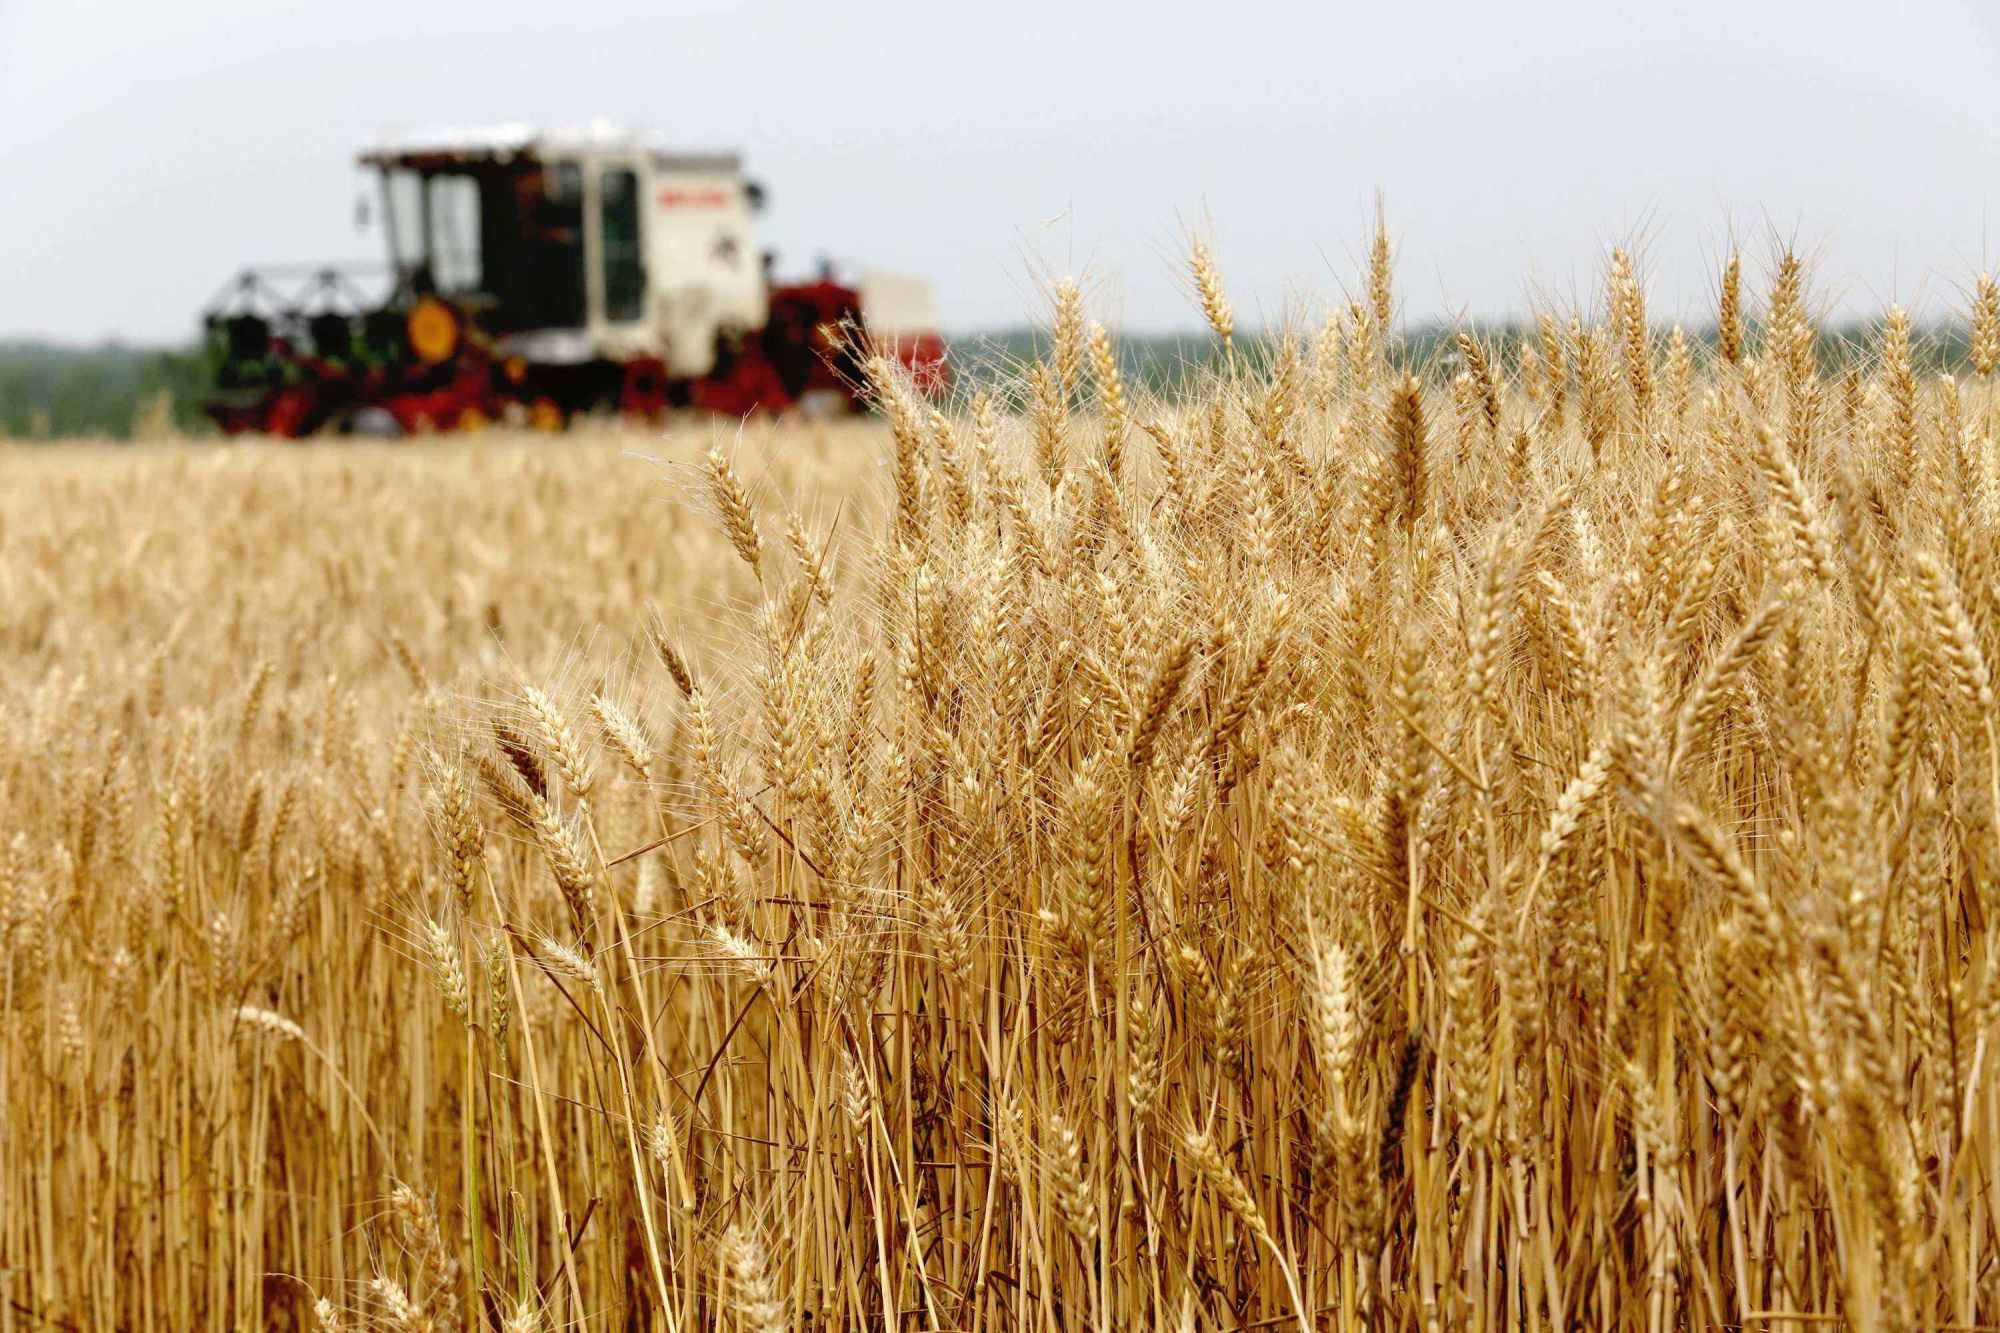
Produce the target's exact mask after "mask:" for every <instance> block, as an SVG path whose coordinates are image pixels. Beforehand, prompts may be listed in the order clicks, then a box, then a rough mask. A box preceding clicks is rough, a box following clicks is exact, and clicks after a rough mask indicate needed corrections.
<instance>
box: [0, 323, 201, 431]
mask: <svg viewBox="0 0 2000 1333" xmlns="http://www.w3.org/2000/svg"><path fill="white" fill-rule="evenodd" d="M208 375H209V371H208V363H207V361H206V359H205V358H204V357H203V356H202V355H201V353H200V352H199V351H198V350H195V349H192V348H161V347H132V346H127V345H124V344H120V343H107V344H103V345H100V346H96V347H65V346H61V345H57V344H51V343H42V342H30V341H14V342H7V341H0V436H8V437H11V438H14V439H36V438H43V439H61V438H70V437H75V436H95V437H100V438H103V437H108V438H111V439H120V440H123V439H130V438H132V436H133V435H134V433H135V432H134V427H135V425H136V426H137V427H138V428H139V429H138V431H137V433H138V434H141V435H156V434H160V433H165V432H168V431H175V430H178V431H199V430H200V429H202V425H203V418H202V415H201V400H202V396H203V394H204V393H206V392H207V386H208Z"/></svg>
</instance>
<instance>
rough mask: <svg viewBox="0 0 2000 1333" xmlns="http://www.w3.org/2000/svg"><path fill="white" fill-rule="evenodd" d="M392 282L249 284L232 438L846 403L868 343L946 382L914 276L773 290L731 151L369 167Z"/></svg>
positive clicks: (261, 276)
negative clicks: (375, 179)
mask: <svg viewBox="0 0 2000 1333" xmlns="http://www.w3.org/2000/svg"><path fill="white" fill-rule="evenodd" d="M360 161H361V163H362V165H364V166H366V167H369V168H372V169H374V170H376V171H377V172H379V174H380V177H381V186H382V190H381V201H382V202H381V207H382V212H383V216H384V220H385V223H386V227H385V230H386V231H387V233H388V241H389V264H388V267H387V269H386V270H382V269H375V270H371V271H365V272H364V271H361V270H356V269H353V268H338V267H332V268H329V267H304V268H294V269H248V270H245V271H244V272H243V273H241V274H240V275H239V276H238V277H237V278H236V279H235V280H234V281H232V282H231V283H230V285H229V286H228V287H227V288H226V289H225V290H224V291H223V292H222V293H221V294H220V295H219V296H218V297H217V299H216V300H215V301H214V302H213V303H212V304H211V305H210V307H209V309H208V311H207V312H206V315H205V322H206V325H207V329H208V333H209V338H210V343H211V347H212V349H213V352H214V355H215V357H216V360H217V363H218V370H217V393H216V396H215V397H214V399H212V400H211V402H210V403H209V405H208V407H209V413H210V415H211V416H212V417H213V418H214V419H215V421H216V423H217V424H218V425H219V426H220V427H221V428H222V429H223V430H225V431H227V432H230V433H238V432H246V431H256V432H263V433H267V434H273V435H284V436H299V435H305V434H309V433H311V432H313V431H316V430H322V429H333V430H350V431H364V432H369V433H383V434H390V433H416V432H423V431H433V430H452V429H476V428H477V427H479V426H481V425H484V424H486V423H488V422H491V421H494V420H496V419H502V418H519V419H524V420H526V421H528V422H530V423H532V424H535V425H539V426H545V427H550V428H553V427H556V426H559V425H561V424H562V423H563V422H565V421H567V420H568V419H569V418H570V417H572V416H574V415H576V414H577V413H580V412H587V411H606V410H608V411H616V412H620V413H624V414H628V415H634V416H641V417H651V416H655V415H657V414H659V413H661V412H663V411H665V410H666V409H668V408H670V407H683V406H685V407H695V408H703V409H707V410H711V411H715V412H722V413H730V414H742V413H747V412H751V411H756V410H760V409H761V410H767V411H782V410H784V409H787V408H790V407H793V406H797V405H802V404H806V405H810V404H813V403H815V402H818V403H821V404H828V405H845V406H851V405H853V403H854V401H855V400H854V392H855V383H856V378H857V371H858V366H856V365H855V363H854V357H855V355H856V353H857V350H858V349H859V348H861V347H868V348H874V349H880V350H883V351H886V352H890V353H892V354H893V355H895V356H897V357H898V358H900V359H901V360H902V362H903V363H904V364H905V365H906V366H908V367H909V368H910V369H911V371H912V372H913V373H914V374H915V375H916V377H917V379H918V382H919V383H921V384H926V385H928V386H932V387H935V386H939V385H941V384H942V383H943V382H944V378H945V375H946V373H947V372H946V367H945V363H944V344H943V341H942V340H941V338H940V337H939V336H938V332H937V322H936V316H935V313H934V311H933V308H932V302H931V297H930V292H929V290H928V288H927V286H926V285H925V284H924V283H922V282H921V281H918V280H915V279H911V278H903V277H895V276H890V275H870V276H867V277H864V278H863V279H862V280H861V281H860V282H859V283H858V284H856V285H852V286H850V285H847V284H845V283H842V282H837V281H835V280H834V275H833V274H832V272H831V271H829V270H826V269H823V270H822V271H821V272H820V273H819V275H818V276H817V277H816V278H815V279H814V280H811V281H807V282H799V283H793V284H789V285H780V284H775V283H774V282H773V281H772V279H771V275H770V271H769V270H770V267H771V261H770V257H769V256H768V255H766V254H765V253H764V252H762V251H760V250H759V249H758V247H757V244H756V237H755V230H754V222H755V218H756V215H757V213H758V212H759V211H760V210H761V208H762V205H763V191H762V190H761V189H760V188H759V186H758V185H757V184H756V183H755V182H753V181H751V180H749V179H748V178H746V177H745V176H744V174H743V168H742V163H741V160H740V159H739V158H738V157H737V156H735V155H734V154H721V153H690V152H675V151H668V150H663V149H660V148H656V147H653V146H650V145H648V144H646V143H645V142H644V141H642V140H641V139H639V138H638V137H637V136H635V135H633V134H632V133H630V132H628V131H625V130H622V129H619V128H616V127H614V126H610V125H607V124H604V123H603V122H594V123H592V124H590V125H588V126H585V127H583V128H581V129H575V130H561V131H552V132H546V133H544V132H539V131H536V130H533V129H530V128H528V127H526V126H518V125H504V126H494V127H488V128H483V129H455V130H441V131H435V132H431V133H426V134H420V135H413V136H408V137H405V138H400V139H397V140H395V141H393V142H389V143H384V144H380V145H377V146H375V147H372V148H369V149H368V150H366V151H365V152H363V153H362V154H361V156H360Z"/></svg>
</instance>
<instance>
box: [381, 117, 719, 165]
mask: <svg viewBox="0 0 2000 1333" xmlns="http://www.w3.org/2000/svg"><path fill="white" fill-rule="evenodd" d="M611 152H645V153H650V154H651V155H652V157H653V159H654V160H655V161H656V162H657V163H659V165H661V166H663V167H670V168H674V167H677V168H681V169H684V170H686V169H695V170H706V171H725V172H733V171H738V170H740V169H741V168H742V158H741V157H739V156H738V155H737V154H735V153H716V152H688V151H683V150H669V149H664V148H660V147H658V146H656V145H654V144H652V143H650V142H648V141H647V139H646V138H645V136H644V135H642V134H640V133H639V132H638V131H636V130H634V129H632V128H631V127H630V126H626V125H620V124H618V123H617V122H616V121H611V120H606V119H604V118H603V117H602V116H599V117H596V118H594V119H592V120H588V121H585V122H583V123H582V124H579V125H561V126H554V127H551V128H547V129H544V128H540V127H537V126H534V125H529V124H527V123H525V122H521V121H508V122H503V123H500V124H495V125H436V126H428V127H425V128H422V129H417V130H410V131H405V132H401V133H397V134H392V135H387V136H385V137H383V138H382V139H379V140H377V141H376V142H375V143H373V144H370V145H368V146H367V147H366V148H364V149H362V151H361V154H360V161H361V164H362V165H363V166H370V167H416V168H419V169H424V168H431V169H437V168H449V167H451V166H454V165H458V164H461V163H474V162H502V163H505V162H514V161H521V160H526V161H533V160H535V159H538V158H545V157H564V156H574V155H578V154H585V153H611Z"/></svg>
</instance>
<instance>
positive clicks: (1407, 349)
mask: <svg viewBox="0 0 2000 1333" xmlns="http://www.w3.org/2000/svg"><path fill="white" fill-rule="evenodd" d="M1470 327H1471V328H1473V330H1474V331H1475V332H1476V333H1477V334H1478V335H1479V337H1480V338H1481V340H1482V341H1483V342H1485V343H1486V345H1487V346H1488V348H1489V349H1491V350H1492V351H1494V352H1496V353H1497V354H1498V355H1499V357H1500V360H1501V363H1502V364H1503V365H1507V366H1510V367H1511V366H1512V365H1513V364H1514V360H1515V357H1516V355H1517V354H1518V350H1519V345H1520V343H1521V341H1522V339H1523V338H1524V337H1525V336H1529V335H1532V334H1533V332H1534V330H1533V327H1532V326H1530V325H1527V324H1524V323H1519V322H1514V323H1508V322H1494V323H1490V324H1479V323H1474V324H1473V325H1471V326H1470ZM1879 328H1880V322H1879V321H1856V322H1852V323H1848V324H1844V325H1839V326H1835V327H1831V328H1823V329H1821V330H1820V334H1821V337H1820V340H1819V348H1820V358H1821V361H1822V363H1823V364H1824V366H1825V367H1826V369H1827V370H1828V371H1829V372H1835V371H1839V370H1842V369H1845V368H1846V367H1848V366H1850V365H1855V364H1865V363H1866V362H1867V361H1868V359H1869V358H1870V357H1871V356H1872V355H1873V352H1874V348H1875V345H1876V338H1877V333H1878V331H1879ZM1456 330H1457V326H1455V325H1445V324H1429V325H1422V326H1419V327H1416V328H1413V329H1409V330H1406V331H1404V332H1403V333H1401V334H1400V335H1399V336H1398V338H1397V339H1396V340H1395V341H1394V343H1393V346H1392V350H1393V352H1394V354H1395V356H1396V358H1397V360H1398V361H1399V362H1401V363H1402V364H1404V365H1408V366H1411V367H1413V368H1415V369H1418V370H1419V371H1424V370H1431V371H1441V370H1444V369H1448V368H1451V367H1453V366H1455V365H1456V357H1457V352H1456V350H1455V349H1454V348H1453V346H1452V337H1453V334H1454V333H1455V332H1456ZM1662 333H1664V330H1662ZM1753 333H1754V330H1753ZM1308 336H1310V335H1308ZM1688 337H1689V339H1690V340H1691V341H1693V342H1695V343H1696V344H1698V345H1712V344H1713V340H1714V330H1713V329H1712V328H1708V329H1700V330H1689V331H1688ZM1117 345H1118V349H1119V357H1120V360H1121V362H1122V367H1121V368H1122V370H1123V373H1124V375H1125V377H1126V378H1127V380H1128V381H1130V382H1131V384H1132V385H1133V386H1135V387H1137V388H1140V389H1145V390H1151V391H1155V392H1159V391H1170V390H1171V389H1172V388H1173V387H1174V386H1175V385H1176V384H1178V383H1182V382H1184V381H1185V380H1186V379H1187V378H1188V377H1189V376H1190V375H1194V374H1199V373H1200V372H1201V371H1202V370H1203V369H1204V368H1205V367H1209V366H1212V365H1213V364H1215V360H1216V356H1217V349H1216V346H1215V343H1214V340H1213V339H1211V338H1209V337H1208V336H1207V335H1205V334H1196V333H1184V334H1137V335H1125V336H1121V337H1120V338H1119V339H1118V344H1117ZM1275 346H1276V339H1275V335H1273V334H1270V333H1255V332H1246V333H1242V334H1239V335H1238V336H1237V338H1236V349H1237V354H1238V355H1239V356H1242V357H1245V358H1249V359H1251V360H1252V361H1256V360H1261V359H1262V358H1265V357H1268V356H1270V355H1271V354H1272V352H1273V350H1274V348H1275ZM1047 348H1048V334H1047V333H1046V331H1043V330H1036V329H1026V328H1023V329H1009V330H1003V331H1000V332H996V333H990V334H977V335H973V336H969V337H962V338H955V339H953V340H952V359H953V361H954V363H955V364H956V365H957V366H958V367H959V369H960V372H961V373H962V374H964V375H968V376H970V377H971V378H972V379H973V380H974V381H982V380H988V379H992V378H1000V379H1005V378H1008V377H1009V376H1010V375H1011V374H1012V373H1013V372H1017V371H1019V370H1021V369H1023V368H1025V367H1026V365H1027V364H1028V362H1030V361H1032V360H1033V359H1034V358H1035V357H1036V356H1038V355H1041V354H1043V353H1044V352H1045V351H1046V350H1047ZM1916 350H1917V353H1918V363H1919V368H1920V369H1928V370H1931V371H1938V370H1945V369H1952V368H1956V367H1960V366H1962V365H1963V364H1964V362H1965V355H1966V334H1965V329H1964V328H1963V327H1962V326H1961V325H1959V324H1956V323H1938V324H1933V325H1931V326H1929V327H1927V328H1925V329H1923V330H1922V331H1921V336H1920V337H1919V339H1918V345H1917V349H1916ZM209 374H210V371H209V363H208V360H207V358H206V356H205V355H204V354H203V352H202V351H201V349H200V348H199V347H195V346H188V347H134V346H130V345H127V344H123V343H105V344H101V345H99V346H95V347H70V346H64V345H61V344H54V343H46V342H36V341H32V340H15V341H5V340H0V437H4V438H11V439H65V438H76V437H85V436H87V437H95V438H100V439H105V438H108V439H118V440H127V439H133V438H142V439H143V438H157V437H159V436H161V435H163V434H169V433H181V434H202V433H205V432H207V431H208V430H209V429H210V428H209V425H208V422H207V419H206V418H205V417H204V416H203V415H202V412H201V403H202V399H203V398H204V396H205V395H206V394H207V392H208V383H209Z"/></svg>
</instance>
